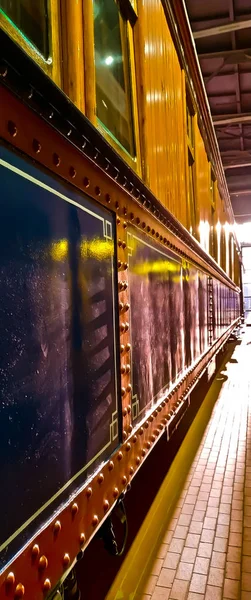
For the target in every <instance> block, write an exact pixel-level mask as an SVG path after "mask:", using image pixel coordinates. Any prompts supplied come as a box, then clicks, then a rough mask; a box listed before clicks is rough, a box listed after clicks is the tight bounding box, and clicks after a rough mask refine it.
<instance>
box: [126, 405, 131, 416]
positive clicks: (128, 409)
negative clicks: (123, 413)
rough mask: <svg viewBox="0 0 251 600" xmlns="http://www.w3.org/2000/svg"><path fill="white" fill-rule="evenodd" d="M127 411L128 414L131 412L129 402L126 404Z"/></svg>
mask: <svg viewBox="0 0 251 600" xmlns="http://www.w3.org/2000/svg"><path fill="white" fill-rule="evenodd" d="M127 412H128V414H130V412H131V406H130V404H128V407H127Z"/></svg>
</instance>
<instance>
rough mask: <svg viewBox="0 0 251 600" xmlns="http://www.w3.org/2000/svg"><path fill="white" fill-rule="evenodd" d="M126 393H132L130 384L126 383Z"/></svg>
mask: <svg viewBox="0 0 251 600" xmlns="http://www.w3.org/2000/svg"><path fill="white" fill-rule="evenodd" d="M126 391H127V392H128V393H129V392H131V391H132V386H131V384H130V383H128V386H127V388H126Z"/></svg>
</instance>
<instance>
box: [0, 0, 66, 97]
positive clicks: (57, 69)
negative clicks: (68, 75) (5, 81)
mask: <svg viewBox="0 0 251 600" xmlns="http://www.w3.org/2000/svg"><path fill="white" fill-rule="evenodd" d="M47 1H48V16H49V18H48V23H49V31H48V36H49V57H48V58H47V59H46V58H44V57H43V55H42V54H41V52H40V51H39V50H38V48H36V46H35V45H34V43H33V42H32V41H31V40H29V39H28V37H27V36H26V34H25V33H22V32H21V31H20V30H19V29H18V26H17V25H15V23H13V22H12V20H11V18H10V17H8V15H6V14H5V12H4V10H3V9H2V8H0V27H1V28H2V29H3V30H4V31H5V32H6V33H7V34H8V35H9V36H10V37H11V38H12V39H13V40H14V42H16V44H18V45H19V46H21V48H22V49H23V50H24V51H25V52H26V53H27V54H28V55H29V56H30V57H31V58H32V59H33V60H34V61H35V62H36V63H37V64H38V65H39V67H41V69H43V71H45V73H46V74H47V75H49V77H51V78H52V79H53V81H55V83H56V84H57V85H58V86H60V87H61V83H62V82H61V61H60V51H61V35H60V0H47ZM59 49H60V50H59Z"/></svg>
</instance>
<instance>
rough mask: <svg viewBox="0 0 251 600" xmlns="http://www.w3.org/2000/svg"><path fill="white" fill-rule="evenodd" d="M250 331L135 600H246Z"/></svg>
mask: <svg viewBox="0 0 251 600" xmlns="http://www.w3.org/2000/svg"><path fill="white" fill-rule="evenodd" d="M250 330H251V328H246V330H245V331H244V334H243V335H242V343H241V344H240V345H237V346H236V348H235V350H234V353H233V355H232V357H231V360H230V362H228V363H227V366H226V369H225V370H224V371H223V372H222V375H219V377H221V376H222V377H223V378H224V376H226V380H225V381H224V383H223V386H222V388H221V392H220V395H219V397H218V399H217V401H216V403H215V406H214V410H213V413H212V417H211V419H210V422H209V424H208V426H207V429H206V431H205V434H204V437H203V440H202V443H201V445H200V447H199V450H198V452H197V455H196V458H195V461H194V463H193V465H192V468H191V470H190V472H189V474H188V477H187V480H186V484H185V486H184V488H183V491H182V493H181V495H180V497H179V501H178V503H177V506H176V510H175V513H174V515H173V519H172V521H171V523H169V526H168V530H167V531H166V534H165V536H164V538H163V540H162V544H161V546H160V547H159V550H158V553H157V557H156V561H155V563H154V565H153V568H152V574H151V576H150V577H149V578H148V580H147V581H146V582H145V586H144V593H143V595H142V600H168V599H170V600H171V599H172V600H203V599H205V600H222V599H232V600H237V599H240V600H248V599H249V600H251V393H250V384H251V342H250V340H251V331H250Z"/></svg>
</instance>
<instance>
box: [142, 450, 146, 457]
mask: <svg viewBox="0 0 251 600" xmlns="http://www.w3.org/2000/svg"><path fill="white" fill-rule="evenodd" d="M141 454H142V456H145V455H146V451H145V449H144V448H143V450H141Z"/></svg>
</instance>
